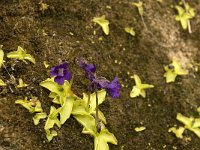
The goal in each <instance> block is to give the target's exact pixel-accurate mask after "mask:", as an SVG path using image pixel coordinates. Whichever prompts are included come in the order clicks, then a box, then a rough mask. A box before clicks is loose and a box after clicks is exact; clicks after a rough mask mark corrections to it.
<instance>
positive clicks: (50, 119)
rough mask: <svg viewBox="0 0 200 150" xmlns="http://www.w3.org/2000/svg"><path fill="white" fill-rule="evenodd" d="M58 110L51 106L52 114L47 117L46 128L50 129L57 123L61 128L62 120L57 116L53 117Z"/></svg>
mask: <svg viewBox="0 0 200 150" xmlns="http://www.w3.org/2000/svg"><path fill="white" fill-rule="evenodd" d="M55 111H57V110H56V108H55V107H54V106H51V108H50V114H49V116H48V118H47V121H46V123H45V126H44V129H45V130H48V129H51V128H53V126H54V124H56V125H57V126H58V127H59V128H60V127H61V124H60V121H59V120H58V118H57V116H54V118H53V117H52V114H53V113H54V112H55Z"/></svg>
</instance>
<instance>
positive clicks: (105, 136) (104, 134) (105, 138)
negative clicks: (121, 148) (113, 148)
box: [94, 129, 117, 150]
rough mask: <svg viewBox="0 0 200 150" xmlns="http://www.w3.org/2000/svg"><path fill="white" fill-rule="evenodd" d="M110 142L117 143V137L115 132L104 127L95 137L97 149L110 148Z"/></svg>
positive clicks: (104, 149) (107, 149)
mask: <svg viewBox="0 0 200 150" xmlns="http://www.w3.org/2000/svg"><path fill="white" fill-rule="evenodd" d="M108 142H109V143H112V144H114V145H117V139H116V137H115V136H114V134H112V133H110V132H109V131H108V130H107V129H102V130H101V132H100V133H99V134H97V135H96V136H95V138H94V147H95V148H94V149H95V150H109V146H108Z"/></svg>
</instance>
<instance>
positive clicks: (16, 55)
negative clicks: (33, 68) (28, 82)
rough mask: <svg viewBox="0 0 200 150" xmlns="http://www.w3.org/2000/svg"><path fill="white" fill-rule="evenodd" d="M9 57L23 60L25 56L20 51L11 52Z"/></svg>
mask: <svg viewBox="0 0 200 150" xmlns="http://www.w3.org/2000/svg"><path fill="white" fill-rule="evenodd" d="M7 57H8V58H16V59H20V60H23V55H22V53H20V52H19V51H13V52H10V53H8V54H7Z"/></svg>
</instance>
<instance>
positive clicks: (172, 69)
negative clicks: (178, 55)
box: [164, 60, 188, 83]
mask: <svg viewBox="0 0 200 150" xmlns="http://www.w3.org/2000/svg"><path fill="white" fill-rule="evenodd" d="M164 69H165V71H166V72H165V74H164V77H166V82H167V83H169V82H174V81H175V79H176V77H177V75H187V74H188V71H187V70H184V69H183V68H182V66H181V64H180V63H179V62H178V61H175V60H173V61H172V63H171V64H169V65H168V66H165V67H164Z"/></svg>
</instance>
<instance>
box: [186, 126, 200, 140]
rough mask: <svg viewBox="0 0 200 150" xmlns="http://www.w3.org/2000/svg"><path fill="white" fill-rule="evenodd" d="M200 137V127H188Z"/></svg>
mask: <svg viewBox="0 0 200 150" xmlns="http://www.w3.org/2000/svg"><path fill="white" fill-rule="evenodd" d="M188 129H189V130H191V131H192V132H194V133H195V134H196V135H197V136H198V137H199V138H200V128H188Z"/></svg>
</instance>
